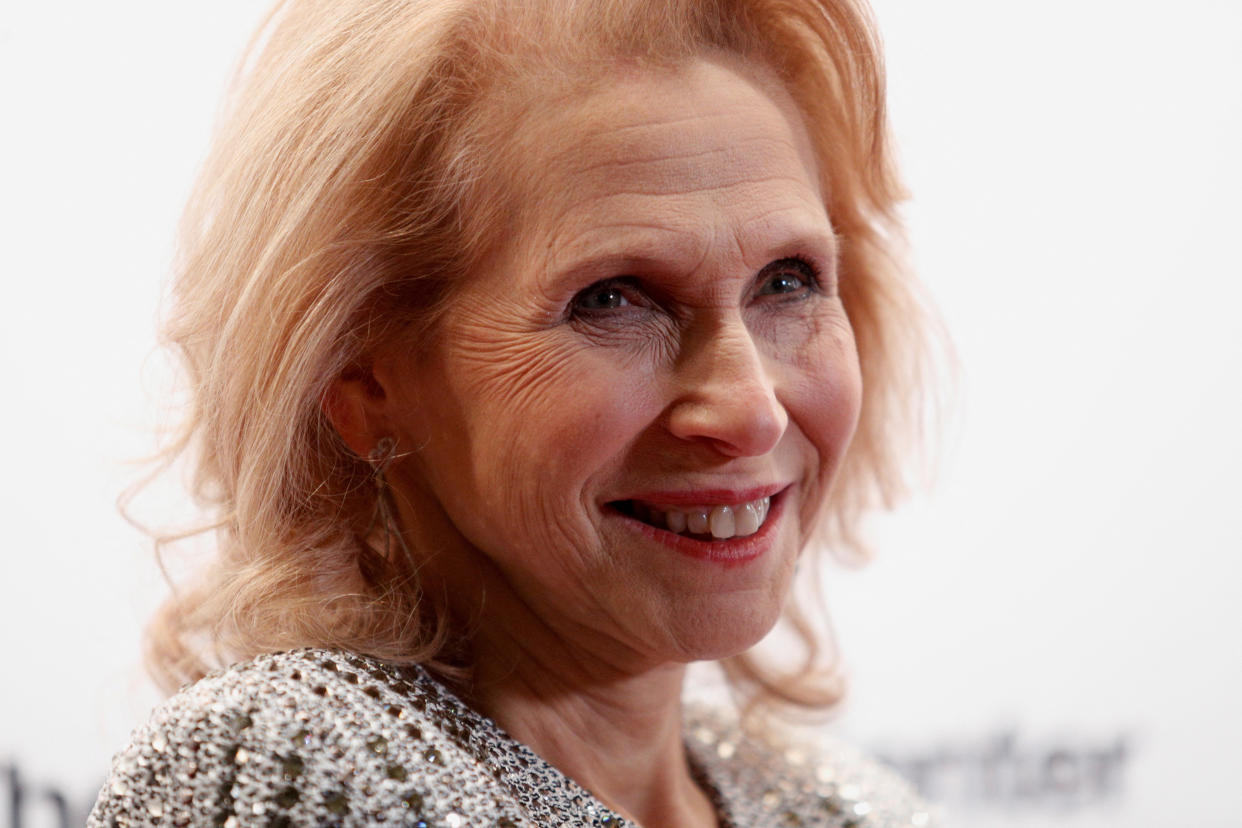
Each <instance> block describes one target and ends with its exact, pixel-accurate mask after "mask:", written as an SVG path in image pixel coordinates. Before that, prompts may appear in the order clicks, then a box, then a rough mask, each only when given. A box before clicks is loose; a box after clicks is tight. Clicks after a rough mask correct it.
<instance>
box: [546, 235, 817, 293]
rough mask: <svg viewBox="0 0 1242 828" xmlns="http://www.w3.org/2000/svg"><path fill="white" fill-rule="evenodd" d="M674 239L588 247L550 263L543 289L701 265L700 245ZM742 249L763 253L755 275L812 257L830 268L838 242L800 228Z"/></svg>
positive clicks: (688, 269)
mask: <svg viewBox="0 0 1242 828" xmlns="http://www.w3.org/2000/svg"><path fill="white" fill-rule="evenodd" d="M626 226H627V227H636V226H640V225H626ZM650 227H651V229H654V230H659V231H668V230H669V228H667V227H665V226H663V225H650ZM670 234H671V231H670ZM660 235H663V234H660ZM675 235H676V236H678V237H682V238H686V241H685V242H683V243H682V244H673V245H670V244H668V242H667V240H664V239H659V238H657V237H656V236H655V235H648V234H647V233H638V234H635V237H634V238H633V239H631V240H628V241H616V240H613V239H609V240H606V241H603V242H600V243H599V244H597V245H590V246H588V247H587V249H585V250H583V251H581V252H579V253H577V254H573V255H571V256H568V257H566V258H564V259H560V260H558V259H553V260H552V261H550V262H549V263H548V268H547V270H546V277H547V279H548V282H547V283H548V284H549V285H555V284H560V283H561V282H565V281H580V280H581V279H583V278H585V277H594V279H604V278H608V277H609V276H622V275H627V274H633V273H641V272H644V271H652V270H668V269H670V265H671V267H672V269H675V270H683V271H686V272H691V271H693V270H694V269H695V268H696V267H697V266H698V265H700V264H701V263H702V262H703V260H704V259H705V256H704V255H703V253H704V251H703V247H704V244H703V242H702V240H701V239H699V238H687V237H686V234H683V233H677V234H675ZM773 239H775V240H773ZM747 247H748V248H751V249H759V248H760V247H761V248H762V251H763V252H762V253H759V254H756V255H758V256H760V257H762V258H763V261H761V262H754V263H752V264H751V265H750V267H751V268H752V269H754V270H755V271H756V272H758V270H759V269H761V268H762V267H763V266H764V265H766V264H768V263H769V262H772V261H776V260H778V259H782V258H787V257H790V256H794V255H797V254H808V255H812V256H815V257H816V258H820V259H823V260H824V261H825V262H827V263H830V264H833V265H835V263H836V262H837V259H838V258H839V256H840V251H841V238H840V235H839V234H838V233H836V232H835V231H832V230H829V232H823V231H821V230H818V229H811V228H809V227H803V228H798V229H796V230H793V231H792V232H789V233H787V234H773V237H772V239H769V240H768V241H767V242H766V243H764V244H762V245H761V246H760V245H758V244H756V243H755V242H751V243H750V244H749V245H747ZM678 248H680V249H678Z"/></svg>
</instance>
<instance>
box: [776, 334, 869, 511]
mask: <svg viewBox="0 0 1242 828" xmlns="http://www.w3.org/2000/svg"><path fill="white" fill-rule="evenodd" d="M808 345H809V346H810V347H808V348H806V349H804V350H802V351H801V352H800V353H799V356H798V359H797V366H798V370H797V372H796V375H797V380H796V383H797V390H796V392H795V393H794V394H793V395H792V397H793V401H792V402H791V404H790V405H791V411H790V416H791V419H794V420H796V421H797V422H798V424H799V426H800V427H801V429H802V432H803V434H804V436H805V437H806V439H807V440H808V442H809V443H810V444H811V447H812V448H813V449H814V451H815V452H816V454H817V455H818V456H817V461H818V474H817V480H816V485H817V487H818V488H819V489H820V491H819V492H817V493H816V498H818V499H820V500H822V499H823V496H824V495H826V493H827V488H828V487H829V486H830V485H831V482H832V477H833V476H834V475H835V473H836V470H837V469H838V468H839V466H840V464H841V459H842V457H843V456H844V455H845V452H846V450H847V449H848V448H849V444H850V441H851V439H852V438H853V436H854V430H855V428H856V427H857V425H858V417H859V413H860V411H861V408H862V375H861V371H860V369H859V364H858V351H857V349H856V347H855V344H854V335H853V331H852V330H851V329H850V326H849V323H848V321H846V320H845V318H844V316H843V315H842V316H841V317H839V318H833V319H831V320H828V321H827V322H826V323H825V324H824V325H823V326H822V327H821V328H820V329H819V330H817V335H816V336H815V337H814V339H813V341H812V342H810V343H808Z"/></svg>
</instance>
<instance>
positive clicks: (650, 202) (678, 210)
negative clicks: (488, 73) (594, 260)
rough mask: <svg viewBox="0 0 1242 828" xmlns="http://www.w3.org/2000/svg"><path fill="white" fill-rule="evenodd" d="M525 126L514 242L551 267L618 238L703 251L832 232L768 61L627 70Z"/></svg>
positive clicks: (810, 157)
mask: <svg viewBox="0 0 1242 828" xmlns="http://www.w3.org/2000/svg"><path fill="white" fill-rule="evenodd" d="M536 113H537V114H536ZM521 132H522V133H523V134H522V135H521V139H520V146H521V151H520V153H519V155H518V157H517V158H516V159H515V160H514V162H513V163H514V164H515V166H516V170H515V172H516V175H515V176H514V178H513V179H512V186H513V196H514V208H515V209H514V212H513V215H514V216H515V218H516V225H517V226H516V227H515V229H516V230H517V231H518V237H517V239H518V240H520V241H521V242H523V243H524V245H523V246H525V247H526V249H527V251H528V252H529V250H530V247H529V245H536V246H537V249H538V250H539V251H540V252H541V253H545V254H547V256H548V258H549V260H550V261H549V264H550V266H552V267H555V266H557V265H562V264H565V263H566V260H568V259H572V258H574V257H577V256H582V255H588V254H591V253H594V252H600V253H607V252H609V251H610V248H614V247H617V246H627V247H628V248H630V249H631V250H634V249H639V250H640V249H641V248H643V247H652V248H658V249H659V250H660V251H661V255H667V253H668V250H669V249H670V248H679V247H680V248H685V251H684V252H685V255H686V256H687V257H688V258H695V257H699V258H703V257H704V256H705V255H706V252H705V248H706V247H709V246H711V245H712V244H715V243H717V242H718V241H719V238H718V236H719V235H720V234H721V233H727V234H728V235H730V236H731V237H732V239H731V241H732V242H733V243H735V245H736V246H737V247H740V248H742V249H747V248H750V247H755V246H760V247H761V246H762V244H761V243H760V241H761V239H762V238H764V237H766V236H770V235H772V234H774V233H775V234H783V235H795V236H796V235H815V234H824V233H829V234H830V233H831V228H830V227H829V225H828V220H827V216H826V213H825V209H824V206H823V204H824V200H823V194H822V193H821V192H820V185H819V174H818V170H817V165H816V162H815V157H814V153H813V151H812V149H811V142H810V139H809V137H808V135H807V132H806V128H805V126H804V123H803V120H802V117H801V115H800V113H799V112H798V110H797V108H796V106H795V105H794V103H793V102H792V100H791V99H790V98H789V96H788V94H787V93H786V92H785V90H784V89H783V88H782V87H781V85H780V84H779V82H777V81H776V80H775V79H774V78H773V77H771V76H770V75H769V74H768V73H767V72H766V71H765V70H763V69H762V67H757V66H754V65H752V64H747V63H743V62H742V61H740V60H737V59H726V58H702V59H698V60H695V61H692V62H689V63H686V64H684V65H682V66H679V67H677V68H650V67H648V68H636V67H628V68H623V69H621V70H620V71H619V72H618V73H617V74H616V75H614V76H612V77H610V78H609V79H608V82H607V83H606V84H601V85H598V86H596V87H594V88H593V89H592V90H591V91H589V92H585V93H580V94H579V95H577V96H574V97H571V98H569V99H562V100H561V101H560V102H559V103H557V102H552V101H544V102H543V105H542V106H539V107H537V108H535V109H533V110H532V113H531V114H529V115H528V116H527V121H526V124H525V125H524V127H523V129H522V130H521ZM751 236H755V237H756V238H755V239H754V240H752V239H751V238H750V237H751ZM597 249H598V250H597ZM757 255H762V254H757Z"/></svg>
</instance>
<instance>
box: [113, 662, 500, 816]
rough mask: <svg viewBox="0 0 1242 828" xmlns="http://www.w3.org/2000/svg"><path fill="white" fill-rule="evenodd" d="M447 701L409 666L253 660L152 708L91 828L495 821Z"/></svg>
mask: <svg viewBox="0 0 1242 828" xmlns="http://www.w3.org/2000/svg"><path fill="white" fill-rule="evenodd" d="M453 701H454V700H453V699H452V698H451V697H450V696H448V695H447V694H446V693H443V692H442V690H441V689H440V686H439V685H438V684H437V683H436V682H434V681H432V680H431V679H430V678H429V677H428V676H427V675H426V673H425V672H424V671H422V670H421V669H419V668H395V667H392V666H389V665H387V664H384V663H382V662H379V661H376V660H373V659H367V658H363V657H360V656H355V655H350V654H344V653H338V652H332V651H326V650H300V651H297V652H291V653H282V654H276V655H268V656H261V657H259V658H256V659H255V660H253V661H250V662H247V663H245V664H241V665H236V666H234V667H230V668H228V669H226V670H223V671H221V672H218V673H215V674H212V675H210V676H208V677H206V678H204V679H202V680H201V681H199V682H197V683H195V684H193V685H190V686H189V687H187V688H185V689H183V690H182V691H181V692H180V693H178V694H176V695H175V696H173V697H172V698H170V699H168V700H167V701H166V702H165V703H164V704H162V705H161V706H160V707H158V708H157V709H156V710H155V712H154V713H153V715H152V716H151V719H150V720H149V721H148V722H147V724H145V725H143V726H142V727H140V728H139V729H138V730H136V731H135V732H134V735H133V738H132V741H131V743H130V744H129V746H128V747H126V748H125V749H124V750H122V751H121V752H120V753H119V754H117V756H116V758H115V759H114V761H113V766H112V771H111V774H110V776H109V778H108V780H107V782H106V783H105V784H104V787H103V789H102V790H101V792H100V795H99V800H98V801H97V803H96V805H95V810H94V811H93V812H92V814H91V820H90V823H89V825H91V826H111V825H120V826H124V825H154V824H160V825H191V824H193V825H197V824H202V823H206V822H207V821H208V820H211V821H212V823H213V824H216V825H227V826H240V825H247V824H263V825H269V824H270V825H298V824H316V825H318V824H341V825H350V824H355V825H361V824H370V823H371V822H374V821H381V820H386V819H388V818H395V819H397V820H398V821H399V823H400V824H405V823H407V822H408V823H410V824H417V823H418V822H419V821H420V820H423V821H425V822H426V823H427V824H449V825H452V824H464V822H462V821H461V820H462V819H464V817H463V816H462V814H467V813H470V812H471V809H476V810H477V809H478V808H479V807H481V803H486V807H487V809H488V813H489V814H495V815H496V817H498V818H499V819H501V820H503V819H505V818H507V814H506V809H505V807H504V805H503V803H499V804H498V801H497V800H498V798H497V796H496V795H495V794H496V791H494V790H493V788H494V785H495V783H494V780H493V779H492V778H491V775H490V774H489V773H488V771H487V769H486V767H485V762H484V760H485V758H486V755H487V751H488V749H489V746H488V745H487V744H486V743H485V742H486V734H482V735H480V734H479V733H476V732H473V731H472V732H471V733H465V732H463V731H462V730H461V729H460V728H459V727H458V726H457V725H456V724H455V719H454V716H453V715H452V710H451V704H452V702H453ZM480 740H482V742H481V741H480ZM454 815H456V817H457V819H456V820H454V819H453V816H454ZM499 824H504V823H503V822H500V823H499Z"/></svg>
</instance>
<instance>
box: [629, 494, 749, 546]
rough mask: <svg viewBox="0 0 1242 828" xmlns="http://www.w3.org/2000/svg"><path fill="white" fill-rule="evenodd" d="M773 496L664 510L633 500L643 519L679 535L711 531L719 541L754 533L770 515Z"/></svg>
mask: <svg viewBox="0 0 1242 828" xmlns="http://www.w3.org/2000/svg"><path fill="white" fill-rule="evenodd" d="M771 505H772V498H770V497H761V498H759V499H758V500H752V501H750V502H749V503H742V504H739V505H737V506H701V507H694V508H691V509H663V508H657V507H655V506H649V505H647V504H645V503H639V502H637V501H635V503H634V513H635V515H636V516H637V517H638V518H639V519H640V520H643V521H645V522H647V523H650V524H652V525H653V526H658V527H659V528H661V529H668V530H669V531H670V532H676V533H678V534H692V535H706V534H709V533H710V534H711V536H712V537H713V538H715V539H716V540H724V539H726V538H741V537H745V536H747V535H753V534H755V533H756V532H758V531H759V527H760V526H762V525H763V522H764V521H765V520H767V518H768V510H769V508H770V507H771Z"/></svg>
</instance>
